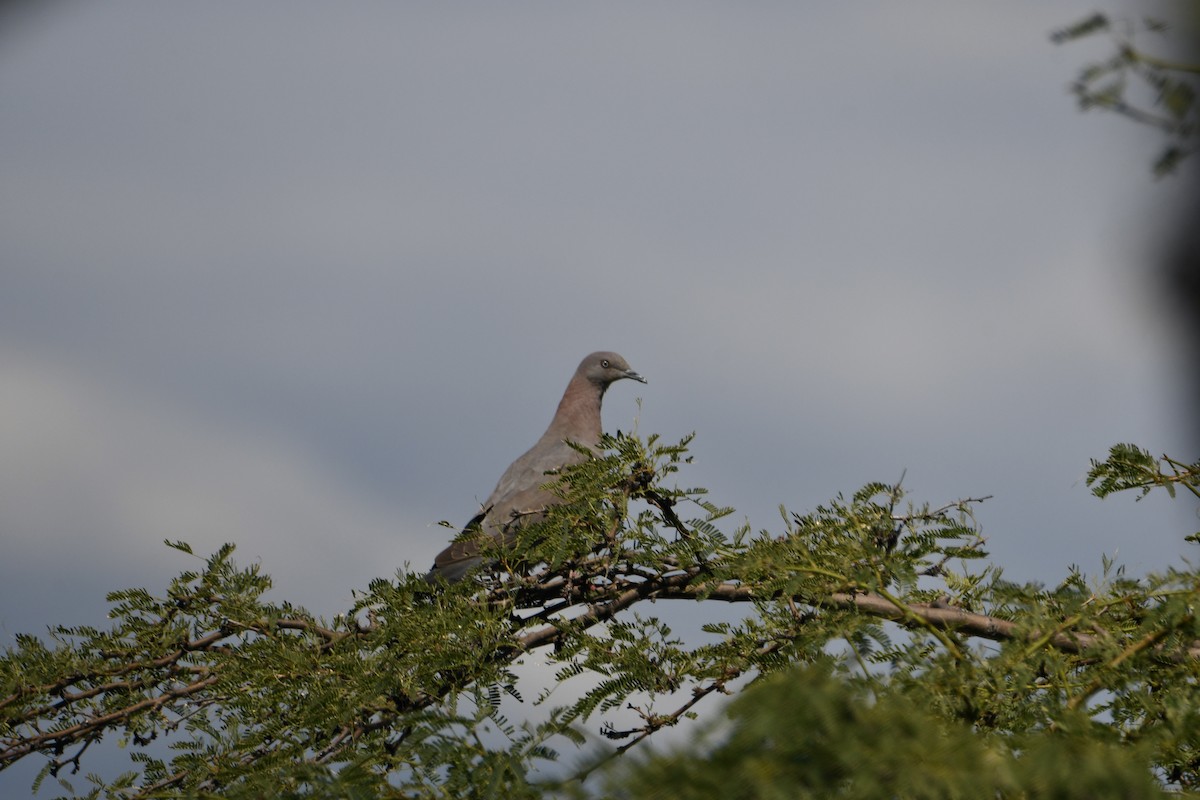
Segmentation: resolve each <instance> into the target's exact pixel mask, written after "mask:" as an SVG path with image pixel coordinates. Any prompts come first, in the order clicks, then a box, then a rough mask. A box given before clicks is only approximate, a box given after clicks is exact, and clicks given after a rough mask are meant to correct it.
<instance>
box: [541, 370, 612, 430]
mask: <svg viewBox="0 0 1200 800" xmlns="http://www.w3.org/2000/svg"><path fill="white" fill-rule="evenodd" d="M603 399H604V387H602V386H597V385H596V384H594V383H592V382H591V381H589V380H588V379H587V378H584V377H582V376H578V375H577V376H575V377H574V378H573V379H572V380H571V382H570V383H569V384H567V390H566V391H565V392H563V396H562V400H560V401H559V402H558V411H556V412H555V414H554V420H553V421H552V422H551V423H550V427H549V428H548V429H547V430H546V433H545V436H546V437H547V438H553V439H559V440H561V439H568V440H570V441H573V442H577V443H579V444H586V445H595V444H597V443H599V441H600V433H601V431H602V428H601V426H600V404H601V401H602V400H603Z"/></svg>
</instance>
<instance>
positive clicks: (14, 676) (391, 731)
mask: <svg viewBox="0 0 1200 800" xmlns="http://www.w3.org/2000/svg"><path fill="white" fill-rule="evenodd" d="M689 443H690V437H689V438H688V439H685V440H684V441H682V442H680V443H678V444H664V443H662V442H660V441H659V439H658V438H657V437H654V436H651V437H649V438H647V439H645V440H642V439H640V438H638V437H637V436H631V435H621V434H618V435H617V436H610V437H605V439H604V441H603V443H602V445H603V448H604V450H603V453H602V454H600V455H598V456H596V457H594V458H592V459H590V460H588V461H587V462H585V463H582V464H580V465H577V466H574V467H570V468H567V469H565V470H564V474H563V475H562V476H547V480H548V481H550V482H552V483H553V484H554V485H555V486H556V487H557V490H558V491H560V492H561V496H562V498H563V504H562V505H560V506H556V507H554V508H552V509H551V510H550V511H549V513H548V514H547V517H546V519H545V521H544V522H540V523H538V524H535V525H530V526H528V527H527V528H526V529H524V530H523V531H522V532H521V534H520V535H519V537H518V539H517V542H516V544H515V546H514V547H512V548H511V549H505V550H501V549H499V548H498V547H497V546H496V545H494V544H491V543H487V542H485V543H484V544H485V550H484V555H485V563H486V566H485V567H484V568H481V569H480V570H479V571H478V572H477V573H476V574H475V579H474V580H467V581H463V582H461V583H458V584H451V585H446V584H441V585H437V586H433V587H431V586H430V585H429V584H427V583H426V582H425V581H424V580H423V578H422V577H421V576H420V575H412V574H404V573H401V574H399V575H397V576H396V577H395V579H390V580H389V579H382V578H380V579H377V580H375V581H373V582H372V583H371V584H370V585H369V586H368V587H367V588H366V590H364V591H362V592H361V593H360V594H358V595H357V596H356V601H355V603H354V604H353V606H352V607H351V608H348V609H346V610H345V612H344V613H342V614H340V615H338V616H335V617H333V618H332V619H329V620H327V619H323V618H320V617H317V616H315V615H313V614H311V613H310V612H308V611H306V610H304V609H301V608H297V607H294V606H291V605H289V604H286V603H280V604H276V603H270V602H267V601H266V600H265V599H264V597H263V594H264V592H265V591H266V590H267V589H268V588H269V586H270V580H269V579H268V578H267V577H266V576H265V575H263V574H262V573H261V572H260V571H259V569H258V567H257V566H250V567H240V566H238V565H237V564H236V563H235V562H234V560H233V552H234V548H233V546H232V545H227V546H225V547H222V548H221V549H219V550H218V551H217V552H216V553H213V554H212V555H210V556H207V557H204V558H199V557H197V556H196V555H194V554H192V553H191V550H190V548H189V547H188V546H187V545H186V544H183V543H179V542H174V543H168V544H170V546H172V547H174V548H176V549H177V550H179V551H180V553H181V557H183V558H190V559H196V560H197V562H198V563H197V565H196V567H195V568H193V569H190V570H188V571H185V572H183V573H182V574H181V575H179V576H178V577H177V578H175V579H174V580H172V581H170V582H169V583H168V585H167V586H166V588H165V590H163V591H161V592H158V593H154V592H151V591H149V590H146V589H130V590H125V591H121V592H114V593H113V594H111V595H110V596H109V602H110V603H111V604H112V611H111V614H110V616H111V618H112V626H111V628H109V629H107V630H99V629H95V628H89V627H75V628H70V627H59V628H55V629H53V630H51V631H50V632H49V633H48V635H47V636H45V637H37V636H32V635H23V636H21V637H19V638H18V640H17V642H16V645H15V646H14V647H12V648H10V649H9V650H8V651H7V652H6V653H5V654H4V655H3V658H0V769H2V768H3V767H4V766H7V765H10V764H12V763H15V762H17V761H19V760H22V759H25V758H37V759H40V760H42V761H43V764H44V766H43V769H42V773H41V775H40V776H39V778H38V784H39V787H38V788H39V789H40V791H42V792H49V791H51V790H52V788H53V790H55V791H66V792H67V793H69V794H71V795H73V796H86V797H96V798H100V797H106V798H118V797H119V798H133V797H196V796H210V797H217V796H219V797H264V796H271V797H276V796H277V797H301V796H303V797H497V796H503V797H517V798H519V797H535V796H538V797H540V796H546V795H554V794H557V795H562V796H568V795H575V796H597V795H599V794H601V793H603V792H610V793H613V794H614V795H616V796H630V797H642V796H652V795H654V794H655V788H654V787H655V786H662V785H663V783H662V782H663V781H666V780H670V779H671V778H670V776H672V775H679V774H683V773H681V772H680V770H684V769H685V767H684V766H683V765H685V764H687V763H689V762H688V759H692V762H690V766H687V767H686V770H689V771H694V772H696V773H697V774H699V773H706V777H704V778H703V780H701V779H700V778H697V779H696V783H695V784H694V786H691V787H690V788H688V790H687V791H691V792H693V794H694V795H695V796H700V794H701V791H702V789H703V788H704V787H705V786H708V785H709V784H708V783H705V782H704V781H711V782H712V784H711V785H712V786H713V787H715V788H719V789H720V790H721V791H723V792H727V793H729V794H732V795H734V796H741V797H772V796H776V795H779V796H782V795H783V794H787V795H788V796H835V795H839V794H840V795H843V796H855V797H859V796H861V797H873V796H880V797H883V796H888V797H926V796H929V797H932V796H938V797H959V796H962V797H966V796H978V794H977V793H974V794H973V793H972V792H970V791H968V790H967V789H969V787H970V786H973V785H976V784H972V783H970V781H969V780H968V778H969V777H970V776H971V775H979V776H983V777H982V778H979V780H982V781H983V783H981V784H978V785H981V786H985V787H987V791H989V792H992V793H993V794H994V796H997V797H1026V796H1029V797H1040V796H1055V797H1076V796H1085V794H1086V796H1100V795H1098V794H1097V793H1096V787H1097V786H1101V787H1103V786H1112V787H1120V795H1121V796H1127V797H1142V796H1154V795H1156V794H1157V793H1159V792H1160V791H1163V790H1167V789H1169V790H1174V791H1178V792H1197V791H1200V712H1197V709H1200V690H1198V688H1197V687H1198V685H1200V684H1198V681H1197V678H1198V677H1200V625H1198V623H1197V621H1196V618H1195V607H1196V603H1197V600H1198V599H1200V575H1198V574H1197V573H1196V571H1195V570H1192V569H1171V570H1168V571H1167V572H1165V573H1163V574H1155V575H1148V576H1145V577H1142V578H1132V577H1129V576H1127V575H1126V574H1125V573H1124V571H1123V570H1122V569H1121V568H1119V567H1117V566H1115V565H1112V564H1108V563H1106V565H1105V572H1104V574H1103V575H1102V576H1100V577H1099V578H1098V579H1089V578H1087V577H1085V576H1084V575H1082V574H1080V573H1078V572H1071V573H1070V574H1068V575H1067V576H1066V577H1065V578H1064V579H1063V580H1062V581H1061V582H1060V583H1059V584H1058V585H1057V586H1054V587H1052V588H1047V587H1044V586H1039V585H1018V584H1014V583H1012V582H1009V581H1006V580H1005V579H1004V578H1003V575H1002V573H1001V570H1000V569H999V568H998V567H996V566H994V565H989V564H986V562H985V553H984V550H983V540H982V537H981V536H980V534H979V532H978V527H977V525H976V524H975V520H974V516H973V515H974V513H975V510H976V509H977V507H978V505H979V503H980V502H981V501H982V500H983V499H984V498H966V499H961V500H956V501H954V502H950V503H946V504H942V505H937V506H934V505H930V504H922V503H913V502H911V501H909V500H908V499H907V498H906V496H905V493H904V490H903V488H902V487H901V486H898V485H887V484H882V483H872V484H868V485H867V486H865V487H863V488H862V489H860V490H858V491H857V492H854V493H853V494H851V495H849V496H848V497H843V496H839V497H837V498H834V499H833V500H831V501H830V502H828V503H827V504H824V505H821V506H819V507H817V508H816V509H814V510H812V511H810V512H808V513H803V514H801V513H788V512H786V511H785V512H784V519H783V526H782V528H781V530H779V531H778V532H768V531H760V532H758V533H752V532H751V531H750V529H749V528H748V527H746V526H734V527H733V528H732V529H730V530H725V529H724V525H725V520H726V519H727V518H728V516H729V515H730V513H731V511H732V510H731V509H730V508H728V507H724V506H720V505H717V504H714V503H712V502H711V501H709V500H708V498H707V495H706V493H705V492H704V491H703V490H702V489H691V488H689V489H683V488H679V487H678V486H676V485H675V484H674V480H675V478H676V476H677V473H678V472H679V470H680V469H681V468H682V467H683V466H684V465H685V464H686V463H687V461H688V455H687V452H688V450H687V448H688V445H689ZM1198 475H1200V465H1195V464H1193V465H1188V464H1185V463H1183V462H1177V461H1173V460H1171V459H1167V458H1165V457H1164V458H1163V459H1154V458H1151V457H1150V456H1149V455H1148V454H1146V453H1145V452H1144V451H1141V450H1138V449H1137V448H1133V447H1131V446H1128V445H1119V446H1117V447H1115V448H1113V451H1112V453H1111V454H1110V457H1109V458H1108V459H1107V460H1106V461H1104V462H1099V463H1095V464H1094V465H1093V469H1092V472H1091V473H1090V475H1089V482H1090V483H1091V485H1092V486H1093V487H1094V491H1095V492H1096V493H1097V494H1098V495H1101V496H1103V495H1105V494H1108V493H1110V492H1114V491H1121V490H1129V489H1132V490H1134V491H1139V492H1144V491H1149V490H1153V489H1154V488H1159V487H1161V488H1164V489H1166V490H1167V491H1174V490H1175V489H1176V488H1178V487H1180V486H1182V487H1185V488H1186V489H1187V490H1188V491H1189V492H1193V493H1194V492H1196V491H1197V476H1198ZM468 535H469V534H468ZM667 600H676V601H687V602H691V603H716V602H721V603H728V604H739V605H737V606H735V608H738V609H741V610H742V612H743V613H742V614H741V615H740V617H739V618H736V619H731V620H725V621H713V622H711V623H709V624H707V625H705V627H704V631H703V633H702V635H697V636H693V635H688V636H683V635H680V634H678V633H676V632H675V631H674V630H673V629H672V625H671V624H670V620H669V614H666V613H664V612H663V611H660V609H661V608H662V606H661V603H663V602H665V601H667ZM731 616H735V615H731ZM535 662H536V663H538V664H547V665H548V666H549V667H550V669H551V672H550V673H547V672H546V671H545V670H541V671H539V670H531V669H530V667H531V666H532V665H533V664H534V663H535ZM531 671H532V673H533V675H535V676H541V677H531V675H530V672H531ZM549 674H553V678H549V677H546V676H547V675H549ZM747 686H750V687H751V689H752V690H751V691H748V692H746V693H745V699H744V700H739V701H738V702H737V703H735V704H733V705H732V706H731V707H730V715H731V716H730V717H729V720H728V721H727V722H725V723H722V724H718V725H717V727H716V729H715V730H716V733H715V734H713V735H712V737H710V739H709V740H708V741H707V743H703V744H701V745H697V747H698V748H699V750H700V755H696V754H695V753H693V754H691V755H686V754H679V753H675V754H670V755H665V756H662V757H660V758H652V759H649V760H645V761H641V762H640V763H639V765H638V766H637V767H636V769H631V768H626V767H622V766H620V765H621V764H622V763H624V762H626V761H628V760H629V759H622V758H618V756H621V755H622V754H623V753H625V752H627V751H629V750H630V749H631V748H634V747H636V746H637V745H638V744H639V743H640V742H643V741H644V740H646V739H648V738H650V737H652V736H654V735H655V734H656V733H657V732H658V731H661V730H663V729H665V728H669V727H672V726H674V725H676V724H677V723H679V722H680V721H682V720H685V719H690V718H694V717H697V716H699V715H707V716H708V717H710V718H712V719H714V720H717V719H720V718H721V709H722V704H721V703H720V702H718V698H719V697H722V696H724V695H728V694H737V693H739V692H742V691H743V690H744V689H745V688H746V687H747ZM514 709H515V710H516V714H515V715H514V714H513V712H514ZM510 715H512V716H513V718H510ZM517 716H519V717H520V721H518V720H517V719H516V717H517ZM597 734H598V735H599V736H600V737H602V739H604V740H607V741H608V742H611V744H608V745H605V746H604V747H601V746H600V745H599V744H598V743H591V744H589V737H594V736H595V735H597ZM105 736H108V737H110V738H116V739H119V740H120V742H121V743H122V745H123V746H124V747H125V750H126V752H128V753H129V760H130V769H129V770H128V771H127V772H125V773H123V774H121V775H119V776H116V777H107V776H98V775H94V774H90V773H87V772H85V771H84V769H83V765H84V762H85V761H86V760H87V759H88V757H89V754H88V749H89V747H91V746H92V745H94V744H95V743H97V742H99V741H100V740H101V739H102V738H103V737H105ZM164 740H165V741H166V742H167V743H168V745H169V746H168V747H163V746H162V745H161V742H162V741H164ZM763 742H769V743H770V746H769V747H763V746H761V745H762V743H763ZM640 749H643V750H644V748H640ZM751 751H753V752H755V753H757V755H754V756H753V757H751V756H750V755H748V754H749V753H751ZM568 755H570V757H569V758H568V757H567V756H568ZM581 755H582V756H583V757H584V758H585V759H586V760H583V761H580V757H581ZM697 758H698V759H699V760H700V761H699V762H697V761H696V759H697ZM700 762H703V764H706V765H707V766H705V767H703V768H701V766H698V764H699V763H700ZM572 765H574V766H572ZM720 765H726V767H724V768H722V767H721V766H720ZM78 773H83V777H82V778H81V777H80V776H79V774H78ZM589 775H596V776H597V777H592V778H589V777H588V776H589ZM656 776H657V777H656ZM739 776H740V777H739ZM675 780H676V781H678V780H680V779H679V778H676V779H675ZM1072 781H1074V783H1073V784H1072ZM1068 785H1074V786H1075V787H1076V789H1078V791H1077V792H1076V793H1074V794H1071V793H1069V792H1066V790H1063V791H1059V789H1058V788H1055V787H1060V786H1068ZM722 787H724V788H722ZM772 787H774V788H772ZM964 787H967V789H964ZM1088 791H1090V792H1091V793H1090V794H1087V792H1088ZM1114 791H1116V790H1114ZM1080 792H1084V793H1083V794H1081V793H1080ZM672 793H678V794H681V795H683V796H687V795H686V792H685V791H684V789H683V787H681V786H679V785H673V786H672ZM705 796H709V795H705Z"/></svg>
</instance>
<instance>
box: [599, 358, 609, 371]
mask: <svg viewBox="0 0 1200 800" xmlns="http://www.w3.org/2000/svg"><path fill="white" fill-rule="evenodd" d="M600 366H602V367H604V368H605V369H608V359H607V358H606V359H604V360H603V361H601V362H600Z"/></svg>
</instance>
